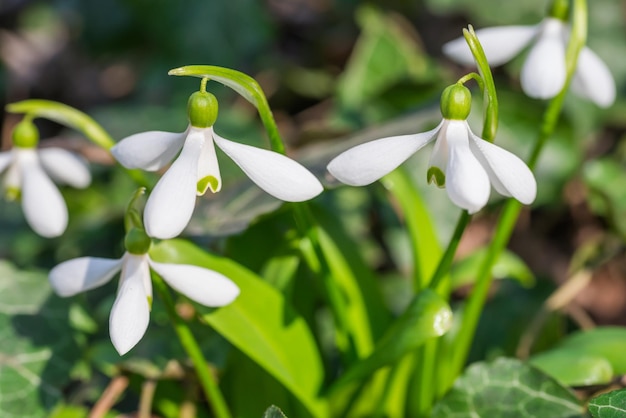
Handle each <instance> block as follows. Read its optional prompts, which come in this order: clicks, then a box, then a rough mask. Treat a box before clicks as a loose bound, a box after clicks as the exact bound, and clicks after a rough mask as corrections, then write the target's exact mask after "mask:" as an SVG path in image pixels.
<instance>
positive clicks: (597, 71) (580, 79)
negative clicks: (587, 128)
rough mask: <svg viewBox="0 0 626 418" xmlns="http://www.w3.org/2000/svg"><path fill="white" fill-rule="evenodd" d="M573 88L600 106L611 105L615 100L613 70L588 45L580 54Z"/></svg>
mask: <svg viewBox="0 0 626 418" xmlns="http://www.w3.org/2000/svg"><path fill="white" fill-rule="evenodd" d="M572 90H573V91H574V92H576V93H578V94H579V95H581V96H583V97H587V98H588V99H590V100H591V101H592V102H594V103H595V104H597V105H598V106H600V107H609V106H611V105H612V104H613V102H614V101H615V80H614V79H613V76H612V75H611V71H609V69H608V67H607V66H606V64H605V63H604V62H603V61H602V60H601V59H600V57H598V56H597V55H596V54H595V53H594V52H593V51H592V50H590V49H589V48H587V47H584V48H583V49H582V50H581V51H580V55H578V67H577V68H576V73H575V74H574V78H573V80H572Z"/></svg>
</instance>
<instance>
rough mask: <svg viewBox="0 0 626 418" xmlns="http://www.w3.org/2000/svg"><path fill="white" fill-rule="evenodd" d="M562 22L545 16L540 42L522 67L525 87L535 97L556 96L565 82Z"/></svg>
mask: <svg viewBox="0 0 626 418" xmlns="http://www.w3.org/2000/svg"><path fill="white" fill-rule="evenodd" d="M564 30H565V28H564V26H563V23H562V22H561V21H559V20H557V19H546V20H545V22H544V26H543V29H542V32H541V34H540V35H539V36H538V38H537V43H536V44H535V45H534V46H533V47H532V49H531V50H530V53H529V54H528V57H527V58H526V62H525V63H524V66H523V67H522V73H521V75H520V82H521V84H522V90H524V93H526V94H527V95H528V96H530V97H533V98H536V99H550V98H552V97H554V96H556V95H557V94H558V93H559V92H560V91H561V89H562V88H563V85H564V84H565V76H566V74H565V43H564V41H563V33H564Z"/></svg>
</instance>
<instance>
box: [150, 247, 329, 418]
mask: <svg viewBox="0 0 626 418" xmlns="http://www.w3.org/2000/svg"><path fill="white" fill-rule="evenodd" d="M150 255H151V256H152V257H153V258H154V259H155V260H157V261H161V262H168V263H180V264H193V265H197V266H201V267H205V268H209V269H212V270H215V271H218V272H220V273H222V274H224V275H225V276H227V277H229V278H230V279H232V280H233V281H234V282H235V283H236V284H237V285H238V286H239V288H240V289H241V294H240V295H239V297H238V298H237V299H236V300H235V302H233V303H232V304H230V305H228V306H225V307H222V308H219V309H213V310H211V309H206V308H205V309H201V308H199V309H201V312H204V313H203V314H202V319H203V320H204V321H206V322H207V323H208V324H209V325H210V326H211V327H213V328H214V329H215V330H216V331H217V332H219V333H220V334H221V335H222V336H223V337H224V338H226V339H227V340H228V341H229V342H230V343H231V344H233V345H234V346H236V347H237V348H238V349H239V350H241V351H242V352H244V353H245V354H246V355H247V356H249V357H250V358H251V359H252V360H254V361H255V362H256V363H257V364H259V365H260V366H261V367H263V368H264V369H265V370H266V371H267V372H268V373H270V374H271V375H272V376H274V377H275V378H276V379H277V380H278V381H279V382H281V383H282V384H283V385H284V386H285V387H286V388H287V389H288V390H289V391H290V392H291V393H292V394H293V395H294V396H295V397H296V398H297V399H298V400H299V401H300V402H302V404H303V405H304V406H305V407H306V408H307V409H308V410H309V412H310V413H311V414H312V415H313V416H315V417H325V416H326V404H325V402H324V401H323V400H322V399H321V398H319V391H320V388H321V385H322V382H323V373H324V368H323V365H322V360H321V358H320V354H319V352H318V350H317V346H316V344H315V340H314V338H313V335H312V334H311V331H310V330H309V328H308V326H307V324H306V322H305V321H304V320H303V319H302V318H301V317H300V316H298V314H297V313H296V312H295V311H294V310H293V309H292V308H291V307H290V306H289V305H288V304H287V303H286V302H285V300H284V298H283V296H282V295H281V294H280V293H279V292H278V291H277V290H276V289H275V288H273V287H272V286H270V285H269V284H267V283H266V282H264V281H263V280H262V279H261V278H260V277H258V276H256V275H255V274H254V273H252V272H251V271H249V270H247V269H245V268H243V267H241V266H239V265H238V264H236V263H234V262H233V261H231V260H228V259H225V258H221V257H217V256H214V255H211V254H209V253H206V252H204V251H202V250H201V249H199V248H198V247H196V246H194V245H193V244H191V243H189V242H187V241H182V240H168V241H162V242H161V243H159V244H158V245H156V246H155V247H153V249H152V250H151V252H150Z"/></svg>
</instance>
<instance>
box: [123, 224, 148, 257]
mask: <svg viewBox="0 0 626 418" xmlns="http://www.w3.org/2000/svg"><path fill="white" fill-rule="evenodd" d="M151 245H152V239H151V238H150V237H149V236H148V235H147V234H146V231H144V230H143V229H140V228H131V229H130V231H128V233H127V234H126V237H125V238H124V246H125V247H126V251H128V252H129V253H131V254H137V255H139V254H146V253H147V252H148V251H149V250H150V246H151Z"/></svg>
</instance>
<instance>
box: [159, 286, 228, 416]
mask: <svg viewBox="0 0 626 418" xmlns="http://www.w3.org/2000/svg"><path fill="white" fill-rule="evenodd" d="M153 277H154V279H155V280H153V283H154V287H155V288H156V290H157V292H158V293H159V295H160V296H161V299H162V300H163V302H164V303H165V308H166V309H167V313H168V314H169V316H170V319H171V320H172V322H173V323H174V330H175V331H176V334H177V335H178V339H179V340H180V343H181V344H182V346H183V348H184V349H185V352H187V355H188V356H189V358H190V359H191V361H192V363H193V366H194V368H195V369H196V374H197V375H198V380H199V381H200V385H201V386H202V389H203V391H204V394H205V395H206V397H207V400H208V401H209V404H210V406H211V409H212V410H213V413H214V414H215V416H216V417H217V418H231V414H230V411H229V410H228V406H227V405H226V401H225V400H224V397H223V396H222V392H221V391H220V389H219V387H218V385H217V382H216V381H215V377H214V376H213V375H212V374H211V370H210V369H209V362H208V361H207V360H206V359H205V358H204V355H203V354H202V350H200V346H199V345H198V342H197V341H196V339H195V338H194V336H193V334H192V332H191V330H190V329H189V327H188V326H187V324H186V323H185V322H184V321H183V320H182V319H181V318H180V316H178V314H177V313H176V307H175V305H174V301H173V300H172V297H171V295H170V293H169V289H168V288H167V287H166V286H165V283H163V280H161V278H160V277H158V276H156V275H153Z"/></svg>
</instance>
